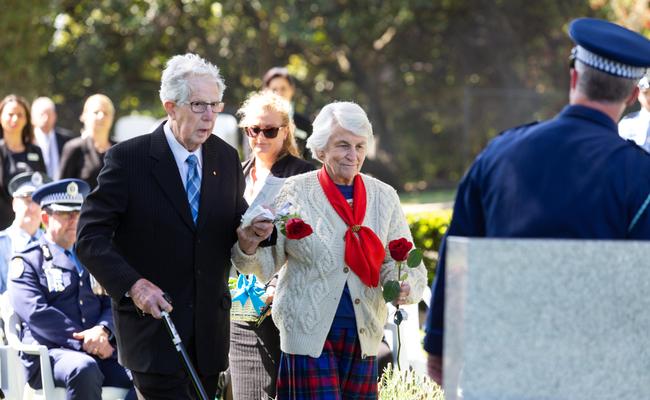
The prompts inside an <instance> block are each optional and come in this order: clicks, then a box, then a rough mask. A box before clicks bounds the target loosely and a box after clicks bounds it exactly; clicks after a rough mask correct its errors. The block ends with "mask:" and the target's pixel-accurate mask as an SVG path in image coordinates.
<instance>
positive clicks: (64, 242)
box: [45, 231, 74, 250]
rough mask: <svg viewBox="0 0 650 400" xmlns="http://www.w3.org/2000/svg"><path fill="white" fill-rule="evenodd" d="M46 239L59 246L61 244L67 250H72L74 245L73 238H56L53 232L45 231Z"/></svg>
mask: <svg viewBox="0 0 650 400" xmlns="http://www.w3.org/2000/svg"><path fill="white" fill-rule="evenodd" d="M45 239H47V240H48V241H49V242H51V243H54V244H56V245H57V246H60V247H62V248H64V249H66V250H70V249H71V248H72V245H74V241H73V240H65V239H59V240H56V239H55V238H54V237H53V236H52V232H49V231H45Z"/></svg>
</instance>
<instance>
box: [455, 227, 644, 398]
mask: <svg viewBox="0 0 650 400" xmlns="http://www.w3.org/2000/svg"><path fill="white" fill-rule="evenodd" d="M447 244H448V253H447V270H446V283H447V290H446V294H445V295H446V308H445V329H446V331H445V343H444V346H445V347H444V355H445V358H444V367H445V391H446V393H447V399H448V400H450V399H454V398H459V397H457V394H458V391H457V389H458V388H460V389H461V390H462V396H463V398H464V399H469V400H474V399H481V400H488V399H517V400H525V399H531V400H532V399H535V400H537V399H571V400H580V399H589V400H595V399H617V400H622V399H650V242H631V241H582V240H542V239H467V238H458V237H450V238H449V239H448V242H447Z"/></svg>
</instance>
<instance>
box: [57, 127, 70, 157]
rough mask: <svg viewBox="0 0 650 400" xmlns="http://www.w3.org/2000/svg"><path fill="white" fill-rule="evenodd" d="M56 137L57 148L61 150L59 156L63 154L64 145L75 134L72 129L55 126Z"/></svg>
mask: <svg viewBox="0 0 650 400" xmlns="http://www.w3.org/2000/svg"><path fill="white" fill-rule="evenodd" d="M54 137H56V150H57V151H58V152H59V158H60V156H61V154H63V146H64V145H65V144H66V143H68V141H69V140H70V139H72V138H74V136H73V135H72V131H69V130H67V129H63V128H58V127H56V128H54Z"/></svg>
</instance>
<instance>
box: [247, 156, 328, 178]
mask: <svg viewBox="0 0 650 400" xmlns="http://www.w3.org/2000/svg"><path fill="white" fill-rule="evenodd" d="M254 163H255V157H253V158H249V159H248V160H246V161H244V162H243V163H242V168H243V169H244V176H246V175H248V174H249V173H250V171H251V168H253V164H254ZM314 169H316V168H315V167H314V166H313V165H312V164H310V163H308V162H307V161H305V160H301V159H300V158H298V157H294V156H292V155H291V154H287V155H285V156H284V157H282V158H280V159H279V160H277V161H276V162H275V163H274V164H273V166H272V167H271V174H272V175H273V176H276V177H278V178H288V177H290V176H294V175H298V174H304V173H305V172H309V171H313V170H314Z"/></svg>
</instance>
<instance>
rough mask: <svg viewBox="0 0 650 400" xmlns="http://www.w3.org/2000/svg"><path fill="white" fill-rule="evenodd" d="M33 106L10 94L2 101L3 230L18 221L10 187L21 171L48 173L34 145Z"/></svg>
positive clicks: (0, 172) (0, 183)
mask: <svg viewBox="0 0 650 400" xmlns="http://www.w3.org/2000/svg"><path fill="white" fill-rule="evenodd" d="M30 121H31V119H30V115H29V103H27V100H25V99H24V98H23V97H20V96H16V95H15V94H10V95H8V96H6V97H5V98H4V99H2V101H0V229H5V228H6V227H8V226H9V225H10V224H11V221H13V219H14V211H13V208H12V198H11V196H10V195H9V191H8V188H7V185H8V184H9V181H10V180H11V179H12V178H13V177H14V176H16V175H18V174H19V173H21V172H28V171H38V172H42V173H45V172H46V168H45V162H44V161H43V154H42V153H41V149H40V148H39V147H38V146H36V145H35V144H33V143H34V132H33V131H32V124H31V122H30Z"/></svg>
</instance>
